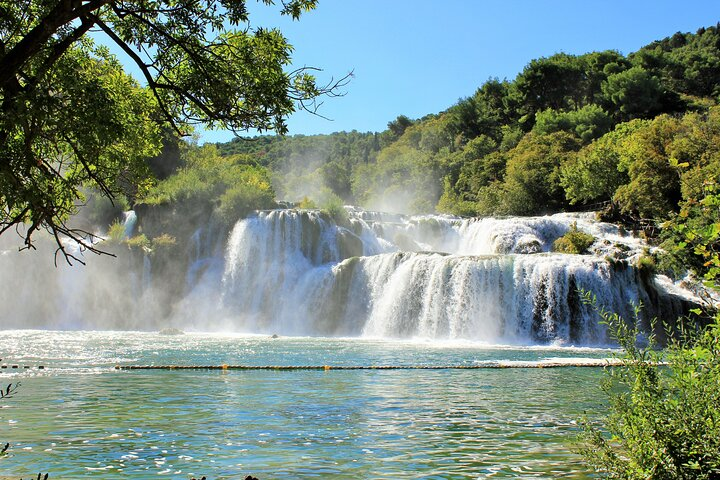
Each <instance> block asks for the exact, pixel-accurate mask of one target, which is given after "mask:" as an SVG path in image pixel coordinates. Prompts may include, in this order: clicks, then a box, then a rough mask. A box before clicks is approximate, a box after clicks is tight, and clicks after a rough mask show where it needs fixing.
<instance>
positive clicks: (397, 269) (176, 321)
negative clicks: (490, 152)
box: [0, 207, 683, 345]
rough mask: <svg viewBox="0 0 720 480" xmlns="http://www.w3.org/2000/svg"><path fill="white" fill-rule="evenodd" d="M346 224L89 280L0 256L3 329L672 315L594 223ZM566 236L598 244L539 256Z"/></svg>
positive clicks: (579, 321)
mask: <svg viewBox="0 0 720 480" xmlns="http://www.w3.org/2000/svg"><path fill="white" fill-rule="evenodd" d="M346 213H347V216H346V217H344V218H342V219H341V220H340V224H341V225H338V223H337V222H336V221H335V220H333V219H332V218H331V217H330V216H329V215H327V214H324V213H321V212H319V211H314V210H293V209H284V210H273V211H263V212H258V213H257V214H256V215H253V216H251V217H249V218H246V219H243V220H240V221H239V222H237V223H236V224H235V225H234V227H233V228H232V229H231V231H230V232H229V233H227V232H225V231H224V230H223V229H222V228H221V227H220V226H218V225H217V224H214V223H212V222H210V223H208V225H204V226H198V228H197V229H195V230H193V231H192V232H193V233H192V234H191V235H189V238H187V239H185V240H184V241H181V242H180V243H179V245H183V246H185V248H186V251H187V258H186V260H185V261H183V260H182V259H178V258H177V252H182V249H178V250H176V253H174V255H175V256H174V257H170V259H169V260H168V258H166V259H165V260H164V263H161V264H159V265H156V264H155V262H157V261H159V257H156V256H153V255H152V254H146V253H142V252H136V253H135V254H134V256H133V254H130V253H127V252H129V251H128V250H127V248H126V247H123V248H124V251H125V252H126V253H122V252H120V251H119V250H117V251H118V252H120V253H121V254H122V255H130V257H129V258H128V259H126V261H121V259H117V260H115V259H110V260H108V259H106V260H102V262H101V261H100V260H98V259H95V258H93V259H90V261H89V262H88V263H89V266H88V267H87V270H76V269H68V268H62V269H57V270H56V271H53V272H50V273H49V274H43V275H40V274H39V273H37V272H38V271H40V270H41V269H40V268H39V267H38V266H37V265H38V262H34V264H35V266H34V267H33V268H31V269H27V268H26V269H23V268H22V267H19V266H16V265H14V264H13V263H12V262H14V261H15V260H12V259H13V258H14V257H13V256H12V255H3V256H2V257H0V261H2V262H10V263H9V264H8V263H5V266H7V267H9V268H5V267H3V270H2V272H0V273H2V274H7V275H9V274H13V275H17V274H16V273H14V272H18V271H27V272H33V278H32V279H29V280H28V281H26V282H25V281H23V282H10V281H7V282H4V283H5V284H6V285H9V287H8V288H6V291H5V294H4V295H5V302H4V303H3V305H4V308H6V309H7V312H0V313H2V314H3V318H4V319H5V321H6V325H5V327H6V328H8V327H27V326H50V327H61V328H92V329H111V328H140V329H159V328H162V327H165V326H173V327H177V328H181V329H195V330H228V331H238V332H248V333H266V334H272V333H277V334H280V335H321V336H322V335H331V336H366V337H391V338H428V339H463V340H472V341H482V342H491V343H522V344H527V343H543V344H547V343H560V344H575V345H578V344H582V345H597V344H603V343H605V342H606V339H605V334H604V331H603V328H602V327H601V326H600V325H598V322H597V318H596V315H595V314H594V313H593V312H592V311H591V309H590V308H589V307H588V306H587V305H585V304H584V303H583V302H582V299H581V292H582V291H583V290H585V291H590V292H592V293H594V294H595V295H596V296H597V297H598V300H599V303H600V304H601V305H603V306H605V307H606V308H608V309H611V310H614V311H617V312H619V313H622V314H624V315H626V316H627V315H630V314H631V304H633V303H634V304H637V303H640V302H642V303H643V304H645V305H647V306H648V307H649V313H650V314H657V313H658V312H659V311H660V309H662V312H661V313H663V314H665V318H668V319H672V318H673V317H674V316H675V315H676V314H677V313H681V310H682V308H683V306H682V302H681V301H679V300H677V298H676V297H672V296H667V295H664V294H662V293H660V294H658V292H662V290H663V289H665V290H667V288H666V287H659V286H657V285H655V284H656V283H657V282H654V281H652V279H648V278H646V277H643V276H642V275H641V274H640V273H639V272H638V270H637V269H635V268H634V267H631V266H629V265H628V264H629V263H631V261H624V262H623V261H620V262H617V261H608V260H606V258H605V257H606V256H608V255H610V256H615V257H617V256H618V255H621V256H622V257H624V258H626V259H630V260H632V257H634V256H637V255H641V253H642V250H643V248H646V246H645V245H644V244H643V242H642V241H641V240H639V239H636V238H633V237H631V236H627V235H623V234H621V233H620V232H619V231H618V229H617V227H615V226H613V225H610V224H605V223H601V222H597V221H596V220H594V217H593V215H592V214H556V215H552V216H545V217H527V218H521V217H518V218H483V219H458V218H455V217H449V216H439V215H425V216H416V217H407V216H402V215H393V214H383V213H377V212H367V211H363V210H360V209H357V208H353V207H347V208H346ZM136 220H141V219H137V218H136V217H135V216H134V214H132V213H129V214H127V215H126V218H125V227H126V231H127V232H128V235H130V234H131V233H132V231H133V229H136V228H139V227H138V226H137V225H136ZM137 223H138V225H141V222H140V221H138V222H137ZM573 225H575V226H576V227H577V228H578V229H579V230H582V231H585V232H588V233H591V234H592V235H594V236H595V238H596V242H595V243H594V245H593V247H592V251H593V253H592V254H590V255H567V254H559V253H552V252H551V249H552V244H553V241H554V240H555V239H557V238H558V237H560V236H562V235H563V234H565V233H567V232H568V231H569V230H570V229H571V228H572V227H573ZM146 228H147V225H146ZM121 247H122V246H121ZM123 248H120V250H123ZM122 255H121V256H122ZM133 258H134V260H133ZM168 262H169V263H168ZM150 264H152V265H150ZM184 265H187V268H186V267H185V266H184ZM150 271H152V272H153V274H152V276H151V275H150ZM178 274H179V275H180V277H179V278H180V281H179V282H178V281H177V280H173V282H174V283H172V282H171V283H172V285H173V286H174V287H173V288H174V290H172V289H168V280H169V278H170V277H168V275H172V278H173V279H176V278H178ZM163 275H164V276H163ZM666 284H667V282H665V285H666ZM37 291H43V292H54V293H51V294H50V296H51V297H53V298H55V299H56V302H55V304H57V305H58V306H59V307H57V308H51V309H48V308H47V307H44V306H43V305H44V303H43V302H37V301H35V302H32V301H26V302H25V303H23V305H22V306H19V305H16V304H14V303H13V301H14V300H15V299H26V300H27V299H33V298H36V292H37ZM673 298H675V299H674V300H673Z"/></svg>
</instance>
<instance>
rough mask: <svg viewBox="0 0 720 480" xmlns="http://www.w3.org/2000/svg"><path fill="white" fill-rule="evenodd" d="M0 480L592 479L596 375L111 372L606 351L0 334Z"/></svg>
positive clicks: (463, 360) (575, 371) (601, 353)
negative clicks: (583, 444)
mask: <svg viewBox="0 0 720 480" xmlns="http://www.w3.org/2000/svg"><path fill="white" fill-rule="evenodd" d="M2 335H3V342H2V347H0V348H2V349H3V351H2V354H1V356H2V358H3V360H2V362H0V363H2V364H19V365H20V366H23V365H29V366H37V365H44V366H45V367H46V369H45V370H38V369H36V368H32V369H30V370H22V369H20V370H11V369H8V370H3V373H0V383H1V384H3V385H4V384H7V383H8V382H16V381H19V382H20V383H21V387H20V389H19V390H18V392H17V394H16V395H15V396H14V397H13V398H11V399H6V400H5V401H3V408H2V409H1V410H0V440H2V441H3V442H5V441H8V442H11V444H12V449H11V454H10V455H9V456H8V457H6V458H2V459H0V472H1V473H0V478H4V477H3V475H5V476H8V477H9V478H20V477H21V476H23V475H24V476H26V477H27V476H29V475H30V474H32V472H38V471H43V472H50V473H51V478H58V479H65V478H80V477H93V478H103V479H114V478H129V477H132V478H154V477H157V476H166V477H168V478H188V479H189V478H191V477H192V476H193V475H194V476H202V475H206V476H207V477H208V478H209V479H228V478H245V476H246V475H248V474H253V475H255V476H257V477H259V478H260V479H261V480H266V479H273V478H348V479H359V478H387V479H395V478H437V479H440V478H547V479H551V478H588V476H589V475H590V474H589V472H588V471H587V469H586V467H585V466H584V464H583V461H582V459H581V458H580V457H579V456H577V454H575V453H574V450H573V448H574V441H575V437H576V435H577V433H578V425H577V421H578V419H579V418H580V417H581V416H582V415H583V413H584V412H587V413H589V414H590V415H591V416H594V415H597V414H598V412H599V411H601V410H602V408H603V407H602V405H601V404H602V401H601V397H600V395H599V389H598V384H599V380H600V378H601V376H602V370H601V369H595V368H562V369H500V370H389V371H384V370H352V371H340V370H329V371H225V372H223V371H217V370H212V371H211V370H191V371H186V370H182V371H180V370H172V371H157V370H156V371H118V370H115V369H114V368H113V367H114V365H116V364H123V365H124V364H155V365H160V364H182V365H193V364H195V365H198V364H202V365H221V364H223V363H226V364H248V365H472V364H476V363H478V362H495V361H508V362H513V361H525V362H542V361H547V360H553V361H556V359H560V358H565V359H569V358H577V357H581V358H603V357H607V356H608V355H610V352H609V351H607V350H600V349H573V348H557V349H553V348H547V347H544V348H540V347H498V346H483V345H479V344H472V343H448V344H437V343H423V342H386V341H372V340H357V339H322V338H278V339H271V338H268V337H267V336H252V337H248V336H220V335H203V334H188V335H182V336H162V335H158V334H151V333H138V332H45V331H6V332H2Z"/></svg>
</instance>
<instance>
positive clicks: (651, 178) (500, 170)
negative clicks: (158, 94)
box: [220, 27, 720, 221]
mask: <svg viewBox="0 0 720 480" xmlns="http://www.w3.org/2000/svg"><path fill="white" fill-rule="evenodd" d="M719 58H720V34H719V33H718V28H717V27H709V28H707V29H701V30H699V31H698V32H697V33H696V34H676V35H673V36H672V37H669V38H667V39H663V40H660V41H658V42H654V43H653V44H650V45H649V46H647V47H645V48H643V49H641V50H640V51H638V52H636V53H634V54H631V55H629V56H627V57H626V56H624V55H622V54H620V53H619V52H616V51H611V50H608V51H602V52H591V53H587V54H584V55H568V54H564V53H561V54H557V55H553V56H550V57H547V58H540V59H535V60H532V61H530V62H529V63H528V65H527V66H526V67H525V68H524V69H523V71H522V72H521V73H520V74H519V75H518V76H517V77H516V78H515V79H514V80H502V81H500V80H498V79H492V78H491V79H489V80H488V81H486V82H485V83H483V84H482V85H481V86H480V88H478V89H477V90H476V91H475V93H474V94H473V95H471V96H469V97H466V98H461V99H460V100H459V101H458V102H457V103H455V104H454V105H452V106H450V107H449V108H448V109H447V110H445V111H443V112H440V113H438V114H431V115H427V116H425V117H423V118H419V119H415V120H411V119H409V118H408V117H406V116H403V115H400V116H398V117H397V118H396V119H394V120H392V121H390V122H389V123H388V130H386V131H385V132H381V133H375V134H373V133H358V132H340V133H336V134H332V135H318V136H296V137H290V138H286V139H282V138H279V137H260V138H258V139H256V140H253V141H246V140H236V141H233V142H231V143H229V144H225V145H221V146H220V148H221V151H222V152H223V154H229V153H249V154H251V155H252V156H253V158H254V159H255V160H256V161H257V162H258V163H259V164H261V165H264V166H267V167H269V168H270V169H271V170H272V172H273V183H274V186H275V189H276V191H277V192H278V195H280V196H281V198H285V199H287V200H291V201H292V200H295V201H297V200H299V199H301V198H303V197H308V198H312V199H314V200H315V201H316V202H317V203H322V202H321V201H320V199H321V197H322V196H324V195H326V192H327V191H328V190H329V191H331V192H332V193H333V194H335V195H338V196H339V197H340V198H342V200H343V201H344V202H347V203H359V204H361V205H364V206H366V207H369V208H380V209H382V208H391V209H393V210H396V211H403V212H412V213H415V212H423V213H425V212H431V211H433V210H438V211H442V212H448V213H454V214H460V215H478V214H508V215H528V214H537V213H542V212H547V211H556V210H562V209H575V208H577V205H584V206H592V207H597V205H594V204H596V203H598V202H613V203H614V205H613V211H616V212H619V214H621V215H622V216H623V217H622V218H625V219H628V220H629V221H639V219H640V218H645V219H648V220H650V219H652V220H657V221H663V220H666V219H667V218H668V217H669V216H670V215H672V214H673V213H674V212H677V211H678V202H680V201H685V200H687V199H689V198H694V197H697V196H698V192H700V191H701V190H702V185H703V182H704V180H705V179H706V178H716V177H717V176H718V175H720V121H719V120H720V110H719V109H718V107H716V104H717V95H716V93H713V92H715V90H716V88H715V86H716V85H718V84H720V68H717V66H718V65H720V63H718V61H717V59H719ZM685 75H690V76H691V77H688V78H685Z"/></svg>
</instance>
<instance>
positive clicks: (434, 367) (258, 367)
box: [115, 359, 622, 371]
mask: <svg viewBox="0 0 720 480" xmlns="http://www.w3.org/2000/svg"><path fill="white" fill-rule="evenodd" d="M618 365H622V361H620V360H615V359H601V360H597V361H587V362H540V363H531V362H528V363H525V362H508V363H503V362H498V363H495V362H493V363H479V364H474V365H116V366H115V370H278V371H297V370H324V371H328V370H485V369H506V368H514V369H521V368H537V369H540V368H577V367H592V368H598V367H608V366H618Z"/></svg>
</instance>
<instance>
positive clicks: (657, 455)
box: [581, 293, 720, 480]
mask: <svg viewBox="0 0 720 480" xmlns="http://www.w3.org/2000/svg"><path fill="white" fill-rule="evenodd" d="M585 301H586V302H587V303H590V304H593V305H596V303H595V302H596V299H595V298H594V297H593V296H592V295H589V294H587V293H586V294H585ZM598 311H599V313H600V316H601V317H602V319H603V322H605V324H606V325H607V326H608V330H609V332H610V335H611V336H612V337H613V338H614V339H615V340H617V342H618V343H619V345H620V346H621V347H622V348H623V351H624V353H623V354H622V355H620V357H619V359H620V360H621V363H620V365H619V366H616V367H610V368H609V369H608V370H607V371H606V372H607V373H606V378H605V379H604V381H603V383H602V390H603V392H604V393H605V395H606V396H607V398H608V400H609V403H610V413H609V415H608V416H607V418H605V419H604V421H603V427H602V428H599V427H597V426H594V425H592V424H589V423H588V422H585V425H584V434H583V436H582V438H583V444H582V447H581V453H582V454H583V455H584V456H585V458H586V459H587V461H588V463H589V464H590V465H591V466H593V467H594V468H596V469H597V470H598V471H599V472H600V473H601V474H602V475H603V476H604V477H605V478H612V479H627V480H636V479H637V480H640V479H643V480H646V479H652V480H666V479H667V480H671V479H687V480H690V479H693V480H705V479H707V480H710V479H717V478H720V341H718V338H720V315H718V316H717V317H716V320H715V323H713V324H712V325H710V326H709V327H708V328H706V329H692V330H686V331H684V332H681V333H680V334H678V335H676V336H675V337H671V340H670V343H669V346H668V347H667V348H666V349H665V350H662V351H661V350H658V349H657V348H656V343H655V339H654V336H653V335H649V337H648V342H647V345H645V346H642V345H640V344H639V342H638V340H637V339H638V338H639V337H641V335H640V331H639V329H638V328H637V326H636V325H637V318H638V315H637V313H638V312H639V309H637V310H636V315H635V320H636V323H635V326H632V325H629V324H628V323H627V322H626V321H625V319H623V318H622V317H620V316H618V315H617V314H614V313H609V312H607V311H605V310H603V309H599V310H598ZM663 362H664V363H663Z"/></svg>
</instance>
